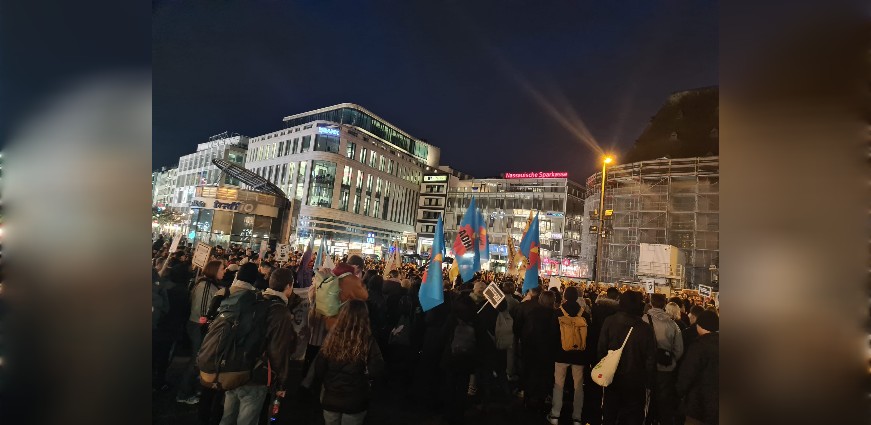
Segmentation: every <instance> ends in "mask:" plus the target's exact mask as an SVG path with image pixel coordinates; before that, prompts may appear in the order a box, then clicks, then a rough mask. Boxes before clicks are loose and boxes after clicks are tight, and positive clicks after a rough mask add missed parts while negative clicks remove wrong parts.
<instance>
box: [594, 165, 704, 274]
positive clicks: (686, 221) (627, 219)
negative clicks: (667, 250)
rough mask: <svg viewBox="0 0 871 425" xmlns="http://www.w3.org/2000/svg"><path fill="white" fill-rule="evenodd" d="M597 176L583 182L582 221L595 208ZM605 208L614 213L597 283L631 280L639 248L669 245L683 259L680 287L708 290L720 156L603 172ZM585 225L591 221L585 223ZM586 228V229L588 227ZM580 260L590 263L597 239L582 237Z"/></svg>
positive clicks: (636, 265)
mask: <svg viewBox="0 0 871 425" xmlns="http://www.w3.org/2000/svg"><path fill="white" fill-rule="evenodd" d="M600 179H601V174H600V173H596V174H594V175H592V176H590V177H589V178H588V179H587V182H586V187H587V190H588V192H587V197H586V198H585V214H584V216H585V218H587V219H588V218H589V214H588V213H587V212H591V211H593V210H595V209H597V208H598V202H599V201H598V200H599V184H600ZM605 209H606V210H609V209H611V210H613V211H614V212H613V216H612V217H613V218H612V219H611V220H610V223H608V224H607V225H606V228H608V229H610V231H609V233H608V236H607V237H606V238H605V239H604V244H605V245H604V250H603V254H602V255H603V257H602V259H603V261H602V269H603V270H602V279H601V280H602V281H603V282H616V281H619V280H636V277H637V270H638V249H639V244H641V243H651V244H668V245H674V246H676V247H678V248H680V249H681V250H682V251H683V252H684V253H685V254H686V259H687V263H686V264H685V266H684V267H685V282H687V283H688V284H689V285H690V286H696V285H699V284H702V285H710V282H711V272H710V271H709V267H710V266H711V265H712V264H713V265H716V266H718V267H719V257H720V255H719V254H720V251H719V249H720V247H719V230H720V226H719V217H720V214H719V212H720V163H719V157H717V156H712V157H703V158H682V159H660V160H654V161H640V162H634V163H630V164H623V165H617V166H614V167H611V168H609V169H608V175H607V182H606V185H605ZM588 223H590V221H589V220H588ZM588 223H585V224H587V225H586V226H585V228H589V224H588ZM584 236H585V238H584V240H583V241H582V258H585V259H587V260H588V261H589V262H590V264H592V263H593V261H594V258H595V252H596V243H597V242H598V239H599V238H596V235H594V234H591V233H589V232H586V233H585V234H584Z"/></svg>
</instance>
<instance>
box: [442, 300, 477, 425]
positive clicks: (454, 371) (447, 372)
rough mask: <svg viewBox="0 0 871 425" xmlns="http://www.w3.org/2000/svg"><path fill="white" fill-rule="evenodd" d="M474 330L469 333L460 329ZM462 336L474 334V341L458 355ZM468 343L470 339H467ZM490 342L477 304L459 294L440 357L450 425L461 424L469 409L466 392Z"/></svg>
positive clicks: (446, 413) (454, 301)
mask: <svg viewBox="0 0 871 425" xmlns="http://www.w3.org/2000/svg"><path fill="white" fill-rule="evenodd" d="M461 327H462V328H463V329H468V328H469V327H471V330H470V331H471V332H470V334H467V333H466V332H465V331H463V332H461V329H460V328H461ZM462 335H473V337H472V338H473V339H474V341H471V346H470V347H468V350H465V351H461V352H458V351H457V350H458V348H459V347H465V344H461V343H459V341H462V340H459V339H458V338H460V337H461V336H462ZM467 340H468V339H467ZM486 340H489V337H488V336H487V333H486V331H485V330H484V328H483V326H481V324H480V322H479V321H478V317H477V314H476V310H475V303H474V302H473V301H472V299H471V298H470V297H469V294H468V293H460V294H457V295H456V296H455V298H454V300H453V302H452V304H451V315H450V316H449V317H448V319H447V322H446V324H445V327H444V333H443V335H442V341H441V344H440V345H441V346H442V347H444V349H443V351H442V356H441V368H442V370H441V372H442V373H443V374H444V380H445V385H444V392H443V400H444V402H445V411H444V419H445V421H446V422H447V423H450V424H462V423H463V422H464V419H463V415H464V412H465V410H466V393H467V391H468V385H469V377H470V376H471V374H472V373H473V372H474V371H475V370H476V369H478V368H479V367H480V366H481V364H482V353H484V352H485V351H486V346H485V341H486Z"/></svg>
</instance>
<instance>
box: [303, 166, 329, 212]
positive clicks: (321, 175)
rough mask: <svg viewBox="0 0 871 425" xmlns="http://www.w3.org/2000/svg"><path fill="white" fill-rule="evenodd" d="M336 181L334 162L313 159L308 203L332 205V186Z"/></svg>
mask: <svg viewBox="0 0 871 425" xmlns="http://www.w3.org/2000/svg"><path fill="white" fill-rule="evenodd" d="M335 181H336V163H335V162H330V161H313V162H312V168H311V178H310V179H309V188H308V202H307V204H308V205H311V206H315V207H324V208H330V207H332V202H333V187H334V186H335Z"/></svg>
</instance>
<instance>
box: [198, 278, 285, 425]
mask: <svg viewBox="0 0 871 425" xmlns="http://www.w3.org/2000/svg"><path fill="white" fill-rule="evenodd" d="M257 276H258V273H257V265H256V264H254V263H246V264H243V265H242V266H241V267H240V268H239V272H238V273H237V274H236V280H235V281H233V284H232V285H230V288H229V289H228V290H224V291H222V292H224V293H223V294H218V295H216V298H217V297H222V298H223V299H222V300H221V302H220V305H219V307H218V311H217V313H218V314H217V316H216V318H215V320H214V321H213V322H212V323H211V324H210V325H209V332H208V333H207V334H206V337H205V338H204V339H203V345H202V348H201V349H200V353H199V355H198V356H197V365H198V366H199V368H200V379H201V382H202V384H203V385H204V386H206V387H208V388H212V389H217V390H224V391H225V392H224V413H223V417H222V418H221V425H234V424H235V425H254V424H256V423H257V422H258V420H259V418H260V416H261V412H262V410H263V404H264V402H265V400H266V396H267V383H271V381H272V379H273V375H272V374H270V373H269V371H270V370H274V371H275V377H276V383H277V384H278V385H281V386H283V385H284V382H285V379H286V374H287V370H288V367H287V362H288V361H289V359H290V355H291V353H292V352H293V348H294V345H295V338H294V336H295V333H294V332H293V322H292V318H291V314H290V310H289V309H288V308H287V304H286V300H287V293H288V292H292V289H291V287H290V285H289V283H290V281H288V282H282V281H280V280H279V279H276V282H275V285H276V287H277V288H272V287H271V286H270V288H271V289H274V291H272V292H271V293H268V294H267V296H266V297H264V296H261V295H260V294H259V293H258V292H257V291H256V289H255V288H254V286H253V282H254V281H256V279H257ZM282 284H283V285H284V287H283V288H279V287H280V286H281V285H282ZM278 289H281V291H279V290H278ZM281 295H284V298H282V296H281ZM282 389H283V388H282Z"/></svg>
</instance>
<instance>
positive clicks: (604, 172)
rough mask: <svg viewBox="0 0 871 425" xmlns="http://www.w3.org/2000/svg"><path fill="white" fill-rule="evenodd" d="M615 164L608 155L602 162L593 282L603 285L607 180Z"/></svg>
mask: <svg viewBox="0 0 871 425" xmlns="http://www.w3.org/2000/svg"><path fill="white" fill-rule="evenodd" d="M612 162H614V158H613V157H611V156H609V155H606V156H605V158H604V159H603V160H602V187H601V190H600V194H599V235H600V237H599V240H598V241H596V269H595V273H594V275H593V282H597V283H601V282H600V280H601V278H602V248H603V247H602V245H604V243H605V178H606V176H607V173H608V169H607V167H608V164H610V163H612Z"/></svg>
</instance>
